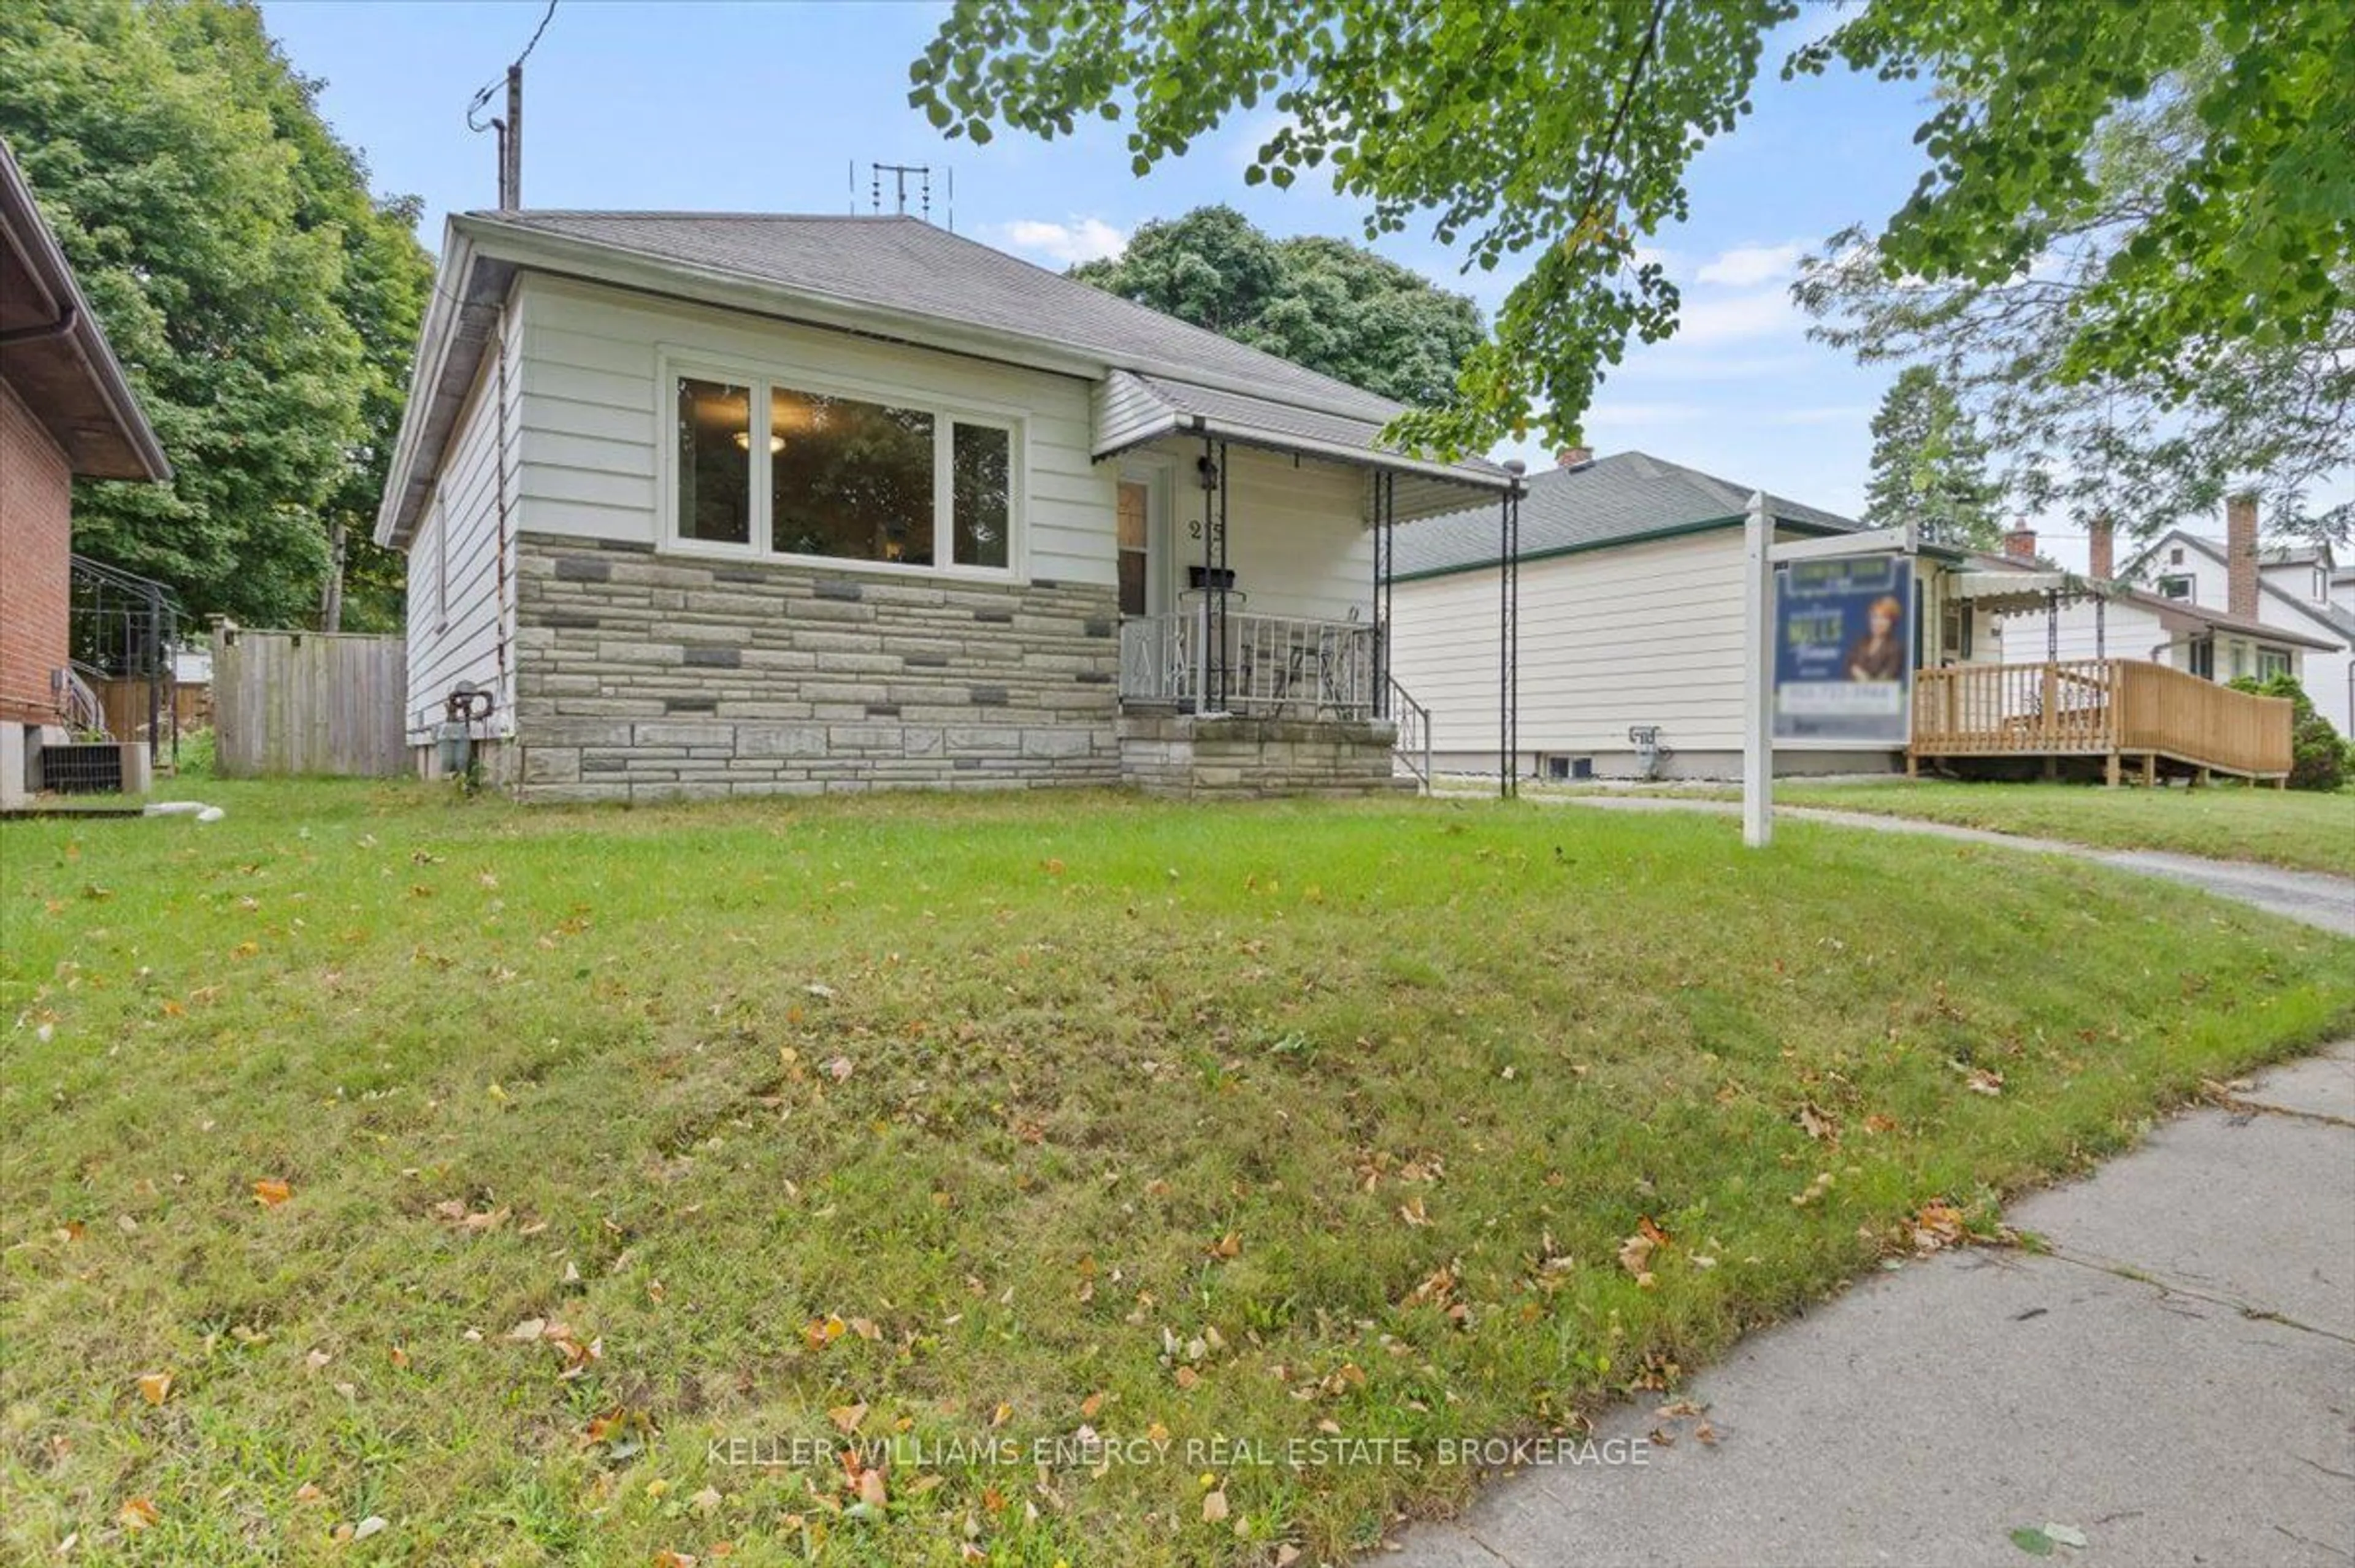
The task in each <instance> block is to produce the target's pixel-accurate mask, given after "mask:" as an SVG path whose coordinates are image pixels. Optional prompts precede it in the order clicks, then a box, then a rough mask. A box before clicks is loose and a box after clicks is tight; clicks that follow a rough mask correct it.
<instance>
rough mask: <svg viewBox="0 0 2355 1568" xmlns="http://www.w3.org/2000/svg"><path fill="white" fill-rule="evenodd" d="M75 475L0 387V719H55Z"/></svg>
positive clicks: (20, 406) (7, 390)
mask: <svg viewBox="0 0 2355 1568" xmlns="http://www.w3.org/2000/svg"><path fill="white" fill-rule="evenodd" d="M72 528H73V474H72V472H71V471H70V470H69V468H68V467H67V466H66V456H65V453H63V452H62V451H60V450H59V447H58V444H57V443H56V442H54V441H52V440H50V439H49V432H48V431H46V430H44V429H42V428H41V425H40V422H39V421H37V420H35V419H34V418H33V414H32V411H31V410H29V409H27V408H26V407H25V405H24V404H23V402H21V401H20V400H18V399H17V397H16V393H15V391H14V390H12V389H10V388H9V387H8V385H7V383H6V382H5V381H0V720H16V721H22V722H42V721H46V720H51V719H54V718H55V717H56V716H57V710H58V701H57V695H56V693H55V692H53V691H52V690H51V689H50V687H49V672H50V671H51V670H53V669H57V668H59V667H62V666H63V665H64V664H65V662H66V598H67V594H68V592H69V589H70V586H71V578H72V561H71V560H70V557H71V555H72V550H73V544H72Z"/></svg>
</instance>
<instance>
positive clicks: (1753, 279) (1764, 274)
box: [1693, 240, 1807, 289]
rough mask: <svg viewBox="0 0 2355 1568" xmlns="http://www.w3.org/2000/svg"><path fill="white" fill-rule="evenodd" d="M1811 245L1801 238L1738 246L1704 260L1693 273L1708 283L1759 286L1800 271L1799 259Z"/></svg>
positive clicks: (1737, 286)
mask: <svg viewBox="0 0 2355 1568" xmlns="http://www.w3.org/2000/svg"><path fill="white" fill-rule="evenodd" d="M1806 253H1807V248H1806V246H1805V245H1802V244H1800V243H1799V242H1798V241H1797V240H1791V241H1789V242H1788V243H1785V244H1782V245H1736V246H1735V247H1734V248H1733V249H1732V250H1731V251H1720V252H1719V253H1718V256H1717V259H1716V260H1715V261H1704V262H1703V263H1701V268H1700V271H1699V272H1695V273H1694V274H1693V276H1694V277H1695V278H1696V279H1697V280H1699V281H1700V282H1701V283H1723V284H1724V285H1725V286H1726V287H1728V288H1734V289H1747V288H1755V287H1756V286H1757V285H1758V284H1760V283H1773V282H1774V281H1775V280H1777V279H1781V278H1787V277H1789V276H1790V275H1791V274H1792V273H1793V272H1796V271H1797V269H1798V265H1799V258H1800V257H1802V256H1804V255H1806Z"/></svg>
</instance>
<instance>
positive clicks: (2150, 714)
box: [1906, 658, 2291, 784]
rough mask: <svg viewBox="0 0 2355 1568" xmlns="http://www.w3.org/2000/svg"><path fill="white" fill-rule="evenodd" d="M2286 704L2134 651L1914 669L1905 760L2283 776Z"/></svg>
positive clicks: (2109, 774) (1910, 765) (2108, 775)
mask: <svg viewBox="0 0 2355 1568" xmlns="http://www.w3.org/2000/svg"><path fill="white" fill-rule="evenodd" d="M2290 721H2291V707H2290V704H2289V703H2287V702H2286V701H2284V700H2282V699H2279V698H2272V697H2253V696H2251V695H2249V694H2248V693H2246V692H2242V691H2234V690H2232V688H2230V687H2225V686H2219V685H2217V684H2216V683H2215V682H2213V681H2210V680H2204V679H2202V678H2200V677H2198V676H2196V675H2191V674H2189V673H2187V672H2185V671H2183V670H2179V669H2173V668H2170V667H2168V666H2166V665H2159V664H2152V663H2149V662H2147V661H2146V660H2141V659H2113V658H2095V659H2048V660H2045V661H2044V662H2042V663H2041V664H2004V665H1954V666H1949V667H1945V668H1943V669H1924V670H1921V671H1919V672H1917V673H1916V675H1915V676H1914V687H1913V743H1912V745H1911V747H1910V748H1909V749H1908V751H1907V753H1906V771H1907V772H1908V773H1912V772H1914V771H1916V770H1917V769H1918V767H1919V765H1920V763H1923V762H1924V761H1935V762H1946V763H1955V762H1961V763H1989V762H1993V761H1998V760H2007V759H2008V760H2033V761H2039V762H2041V763H2042V764H2043V766H2044V769H2045V771H2046V772H2048V773H2050V772H2052V771H2055V770H2056V769H2057V767H2058V765H2059V763H2060V762H2061V760H2062V759H2064V758H2091V759H2098V760H2099V761H2100V762H2101V763H2102V767H2103V773H2104V777H2105V780H2106V781H2107V782H2108V783H2110V784H2117V783H2118V782H2120V779H2121V777H2122V776H2123V771H2124V769H2125V768H2126V767H2127V766H2129V765H2132V766H2134V767H2136V768H2137V770H2138V771H2139V773H2140V776H2141V778H2142V781H2143V782H2144V783H2146V784H2151V783H2156V782H2157V781H2158V775H2159V773H2160V772H2161V770H2162V769H2165V770H2169V771H2174V772H2181V773H2190V774H2192V775H2193V776H2195V777H2205V776H2206V775H2208V774H2210V773H2229V774H2232V775H2235V776H2238V777H2243V778H2248V779H2264V780H2271V781H2273V782H2275V783H2276V784H2278V783H2280V782H2282V781H2284V780H2286V778H2287V777H2288V775H2289V767H2290Z"/></svg>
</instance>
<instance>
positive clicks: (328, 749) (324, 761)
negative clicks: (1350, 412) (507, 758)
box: [212, 626, 410, 778]
mask: <svg viewBox="0 0 2355 1568" xmlns="http://www.w3.org/2000/svg"><path fill="white" fill-rule="evenodd" d="M407 687H408V658H407V654H406V651H405V648H404V645H403V639H402V638H400V637H399V636H397V635H395V636H377V635H361V634H357V633H351V632H253V631H247V630H245V629H244V628H242V627H238V626H220V627H216V628H215V629H214V631H213V693H212V696H213V745H214V757H215V763H214V765H215V766H216V767H218V769H219V770H220V772H221V773H222V774H223V775H225V776H227V777H230V778H260V777H266V776H272V775H278V774H287V773H347V774H360V775H366V776H373V777H379V778H383V777H392V776H395V775H398V774H401V773H407V772H409V768H410V763H409V744H408V738H407V736H406V735H405V734H404V733H403V731H402V729H401V704H402V703H403V701H404V700H406V696H407Z"/></svg>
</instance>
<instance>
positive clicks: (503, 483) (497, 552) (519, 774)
mask: <svg viewBox="0 0 2355 1568" xmlns="http://www.w3.org/2000/svg"><path fill="white" fill-rule="evenodd" d="M496 327H497V331H498V335H499V362H498V399H499V407H498V412H497V414H496V416H495V418H494V421H493V432H492V433H493V437H494V439H495V440H496V442H497V443H498V451H497V454H496V455H497V484H498V497H499V499H498V514H499V516H498V539H497V541H496V547H495V549H493V551H492V555H493V559H494V560H495V562H496V594H497V597H496V598H495V599H494V600H493V601H492V603H494V604H496V606H497V608H498V631H497V633H496V646H497V658H498V692H499V701H500V703H501V704H502V705H503V706H506V711H507V723H508V726H509V728H510V731H512V732H515V733H516V734H517V758H516V763H517V766H516V783H517V786H518V787H520V785H521V784H522V782H523V766H522V763H523V758H522V754H521V753H522V744H521V741H522V737H521V734H520V729H521V727H520V726H518V725H517V724H516V722H515V709H514V707H513V704H514V701H515V691H514V688H513V687H512V685H511V684H510V683H509V681H508V679H507V611H508V608H509V606H508V603H507V527H508V523H509V514H508V511H507V307H506V305H505V304H501V305H500V306H499V315H498V321H497V323H496ZM442 548H443V549H448V548H449V544H448V541H447V539H444V540H443V542H442ZM490 738H491V737H490V736H488V735H487V734H486V735H485V736H484V737H483V739H484V740H485V741H488V740H489V739H490Z"/></svg>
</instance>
